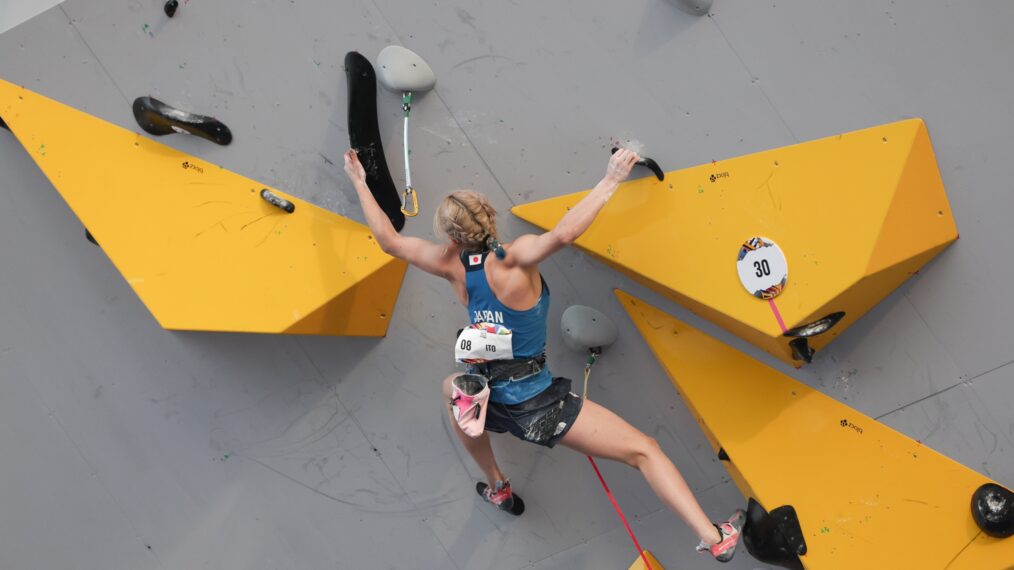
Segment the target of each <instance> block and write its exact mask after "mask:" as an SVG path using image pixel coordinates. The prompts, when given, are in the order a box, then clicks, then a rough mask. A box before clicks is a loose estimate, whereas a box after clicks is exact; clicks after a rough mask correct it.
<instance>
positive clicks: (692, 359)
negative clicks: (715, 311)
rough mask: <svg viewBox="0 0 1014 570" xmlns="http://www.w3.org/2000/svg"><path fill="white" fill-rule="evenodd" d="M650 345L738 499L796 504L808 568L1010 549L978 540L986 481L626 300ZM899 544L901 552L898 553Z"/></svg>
mask: <svg viewBox="0 0 1014 570" xmlns="http://www.w3.org/2000/svg"><path fill="white" fill-rule="evenodd" d="M616 295H617V297H618V298H619V300H620V303H621V304H622V305H623V307H624V308H625V309H626V311H627V313H628V314H629V315H630V318H631V319H632V320H633V321H634V324H635V325H636V326H637V329H638V331H640V333H641V335H642V336H643V337H644V339H645V340H646V341H647V342H648V345H649V346H650V347H651V350H652V352H653V353H654V354H655V357H656V358H658V360H659V362H660V363H661V365H662V368H663V369H664V370H665V372H666V373H667V374H668V375H669V377H670V378H671V379H672V381H673V384H675V385H676V387H677V389H678V391H679V393H680V395H681V396H682V398H683V400H684V402H685V403H686V404H687V406H688V407H689V408H690V410H691V411H692V413H693V414H694V416H695V417H696V418H697V420H698V422H699V423H700V425H701V427H702V429H703V430H704V433H705V434H706V435H707V437H708V439H709V440H710V442H711V444H712V446H713V447H714V451H715V452H717V451H718V450H719V449H724V450H725V452H726V454H727V455H728V456H729V461H725V462H723V464H724V465H725V466H726V468H727V469H728V470H729V472H730V474H731V475H732V477H733V480H734V481H735V482H736V484H737V486H738V487H739V488H740V490H741V491H742V492H743V494H744V495H745V496H748V497H754V498H756V499H757V500H758V501H759V502H760V503H761V504H762V505H763V506H764V507H765V508H767V509H768V510H772V509H774V508H776V507H779V506H781V505H792V506H793V507H794V508H795V510H796V513H797V515H798V516H799V521H800V525H801V527H802V530H803V535H804V538H805V540H806V544H807V549H808V552H807V554H806V555H805V556H803V557H802V558H801V559H802V561H803V563H804V564H805V566H806V568H811V569H824V568H828V569H830V568H835V569H837V568H945V567H947V565H948V564H949V563H950V562H951V561H952V560H955V557H957V556H958V553H960V552H962V550H963V549H965V548H966V546H968V545H969V544H970V543H972V542H973V541H975V544H974V545H973V546H974V548H975V550H976V551H977V555H976V558H975V560H976V561H978V562H979V563H980V566H977V568H979V569H981V570H1000V569H1005V568H1009V565H1010V563H1011V561H1012V560H1014V541H1011V540H997V539H988V540H984V539H981V538H979V535H980V532H979V529H978V527H976V525H975V522H974V521H973V520H972V516H971V508H970V504H971V497H972V493H973V492H974V491H975V490H976V489H977V488H978V487H979V486H980V485H982V484H983V483H986V482H987V481H988V479H986V478H985V477H983V476H982V475H980V474H979V473H976V472H975V471H972V470H971V469H968V468H967V467H965V466H963V465H961V464H959V463H957V462H956V461H953V460H951V459H949V458H947V457H945V456H943V455H941V454H939V453H937V452H936V451H933V450H932V449H930V448H927V447H925V446H923V445H922V444H920V443H919V442H917V441H914V440H912V439H910V438H908V437H906V436H904V435H902V434H900V433H898V432H896V431H894V430H892V429H891V428H889V427H887V426H885V425H883V424H881V423H879V422H877V421H876V420H874V419H872V418H870V417H868V416H866V415H864V414H861V413H859V412H857V411H856V410H854V409H852V408H850V407H848V406H846V405H844V404H841V403H839V402H838V401H836V400H834V399H833V398H830V397H828V396H825V395H824V394H822V393H820V392H818V391H816V390H813V389H811V388H810V387H808V386H806V385H805V384H802V383H800V382H797V381H795V380H793V379H792V378H789V377H788V376H786V375H784V374H782V373H780V372H778V371H776V370H774V369H772V368H769V367H767V366H765V365H763V364H761V363H759V362H757V361H756V360H754V359H752V358H750V357H749V356H747V355H745V354H743V353H741V352H738V351H736V350H734V349H732V348H729V347H727V346H726V345H724V344H722V343H721V342H719V341H717V340H715V339H713V338H711V337H709V336H707V335H705V334H704V333H702V332H700V331H698V330H696V329H694V328H692V327H690V326H688V325H686V324H684V323H683V322H681V321H679V320H677V319H675V318H673V317H671V316H669V315H667V314H665V313H663V312H661V311H659V310H658V309H656V308H654V307H652V306H650V305H648V304H646V303H644V302H643V301H640V300H638V299H635V298H634V297H631V296H630V295H627V294H626V293H623V292H622V291H617V292H616ZM901 545H907V546H906V547H902V546H901Z"/></svg>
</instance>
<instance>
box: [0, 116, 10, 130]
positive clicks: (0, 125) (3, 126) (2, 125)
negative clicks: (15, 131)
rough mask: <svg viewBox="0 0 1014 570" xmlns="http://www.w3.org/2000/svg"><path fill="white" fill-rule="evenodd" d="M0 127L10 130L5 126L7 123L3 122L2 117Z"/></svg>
mask: <svg viewBox="0 0 1014 570" xmlns="http://www.w3.org/2000/svg"><path fill="white" fill-rule="evenodd" d="M0 127H2V128H5V129H7V130H8V131H9V130H11V128H10V127H8V126H7V123H5V122H4V118H3V117H0Z"/></svg>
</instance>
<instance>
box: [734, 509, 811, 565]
mask: <svg viewBox="0 0 1014 570" xmlns="http://www.w3.org/2000/svg"><path fill="white" fill-rule="evenodd" d="M743 544H744V545H745V546H746V550H747V552H749V553H750V555H751V556H753V557H754V558H756V559H757V560H759V561H760V562H764V563H766V564H774V565H775V566H780V567H782V568H788V569H789V570H803V563H802V562H801V561H800V560H799V557H800V556H802V555H803V554H806V541H805V540H804V539H803V529H802V528H801V527H800V526H799V518H798V517H797V516H796V509H794V508H792V506H791V505H784V506H781V507H778V508H777V509H775V510H773V511H771V512H770V513H768V512H767V511H766V510H764V507H762V506H761V504H760V503H758V502H757V501H755V500H753V499H752V498H751V499H750V504H749V506H748V507H747V511H746V524H745V525H743Z"/></svg>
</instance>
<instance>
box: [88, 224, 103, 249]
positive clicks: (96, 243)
mask: <svg viewBox="0 0 1014 570" xmlns="http://www.w3.org/2000/svg"><path fill="white" fill-rule="evenodd" d="M85 239H86V240H88V241H90V242H92V243H94V244H95V245H99V242H97V241H95V236H93V235H92V233H91V232H90V231H88V228H85ZM99 247H102V246H99Z"/></svg>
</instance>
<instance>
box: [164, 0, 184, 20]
mask: <svg viewBox="0 0 1014 570" xmlns="http://www.w3.org/2000/svg"><path fill="white" fill-rule="evenodd" d="M179 7H180V3H179V0H169V1H168V2H166V3H165V7H164V9H165V15H166V16H169V17H170V18H172V17H173V16H175V15H176V8H179Z"/></svg>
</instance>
